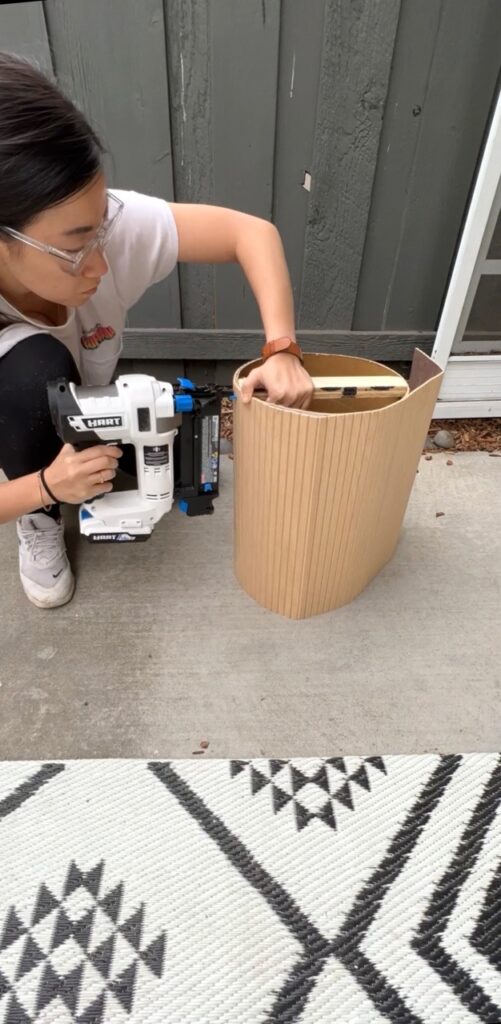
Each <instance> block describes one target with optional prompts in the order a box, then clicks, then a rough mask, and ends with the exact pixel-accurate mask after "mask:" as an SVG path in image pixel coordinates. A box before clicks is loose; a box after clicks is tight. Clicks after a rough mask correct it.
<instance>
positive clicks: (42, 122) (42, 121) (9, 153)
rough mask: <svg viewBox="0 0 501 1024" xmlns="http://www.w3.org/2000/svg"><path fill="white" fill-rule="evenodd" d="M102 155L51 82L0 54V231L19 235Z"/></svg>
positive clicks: (83, 180)
mask: <svg viewBox="0 0 501 1024" xmlns="http://www.w3.org/2000/svg"><path fill="white" fill-rule="evenodd" d="M103 152H104V148H103V146H102V144H101V142H100V140H99V139H98V137H97V135H96V133H95V132H94V130H93V129H92V128H91V126H90V125H89V123H88V121H87V120H86V118H85V117H84V115H83V114H82V113H81V111H79V110H78V109H77V107H75V105H74V104H73V103H72V102H71V100H70V99H68V98H67V97H66V96H64V95H63V93H62V92H61V91H60V90H59V89H58V87H57V86H56V85H55V84H54V83H53V82H51V81H50V80H49V79H48V78H47V77H46V76H45V75H44V74H43V73H42V72H41V71H40V70H38V68H36V67H34V66H33V65H32V64H31V63H30V62H29V61H28V60H26V59H24V58H22V57H17V56H14V55H13V54H11V53H2V52H0V231H1V228H2V226H4V227H8V228H13V229H14V230H16V231H22V230H23V228H24V226H25V224H27V223H28V222H29V221H30V220H32V219H33V218H34V217H36V216H37V214H39V213H41V212H42V210H46V209H48V208H49V207H50V206H55V205H56V204H57V203H59V202H62V201H63V200H64V199H67V198H68V197H69V196H71V195H74V194H75V193H76V192H79V191H80V189H82V188H84V187H85V185H87V184H88V182H90V181H91V180H92V178H94V177H95V176H96V174H97V173H98V172H99V171H100V170H101V155H102V153H103ZM5 237H6V236H4V238H5Z"/></svg>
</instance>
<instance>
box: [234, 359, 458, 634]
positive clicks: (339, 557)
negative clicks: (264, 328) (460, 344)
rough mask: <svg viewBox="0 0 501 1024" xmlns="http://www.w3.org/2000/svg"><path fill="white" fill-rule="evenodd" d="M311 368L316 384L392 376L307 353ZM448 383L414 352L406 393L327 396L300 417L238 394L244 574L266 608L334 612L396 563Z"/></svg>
mask: <svg viewBox="0 0 501 1024" xmlns="http://www.w3.org/2000/svg"><path fill="white" fill-rule="evenodd" d="M258 365H259V361H256V362H252V363H247V364H246V365H245V366H243V367H241V368H240V369H239V370H238V371H237V373H236V374H235V377H234V387H235V393H236V394H237V396H238V383H239V380H240V379H241V378H242V377H245V376H246V375H247V374H248V373H249V372H250V370H251V369H253V368H254V367H255V366H258ZM305 366H306V369H307V370H308V372H309V373H310V374H311V376H312V377H322V376H337V375H346V376H353V375H362V376H364V377H367V375H373V376H374V377H375V378H377V376H388V375H389V374H390V375H391V374H392V373H394V371H392V370H390V369H389V368H388V367H386V366H383V365H382V364H380V363H374V362H371V361H370V360H368V359H356V358H354V357H353V358H352V357H348V356H338V355H335V356H326V355H306V356H305ZM395 376H396V377H397V380H398V379H399V378H398V375H397V374H395ZM441 379H442V371H441V369H440V367H439V366H438V365H437V364H436V363H434V362H432V360H431V359H429V358H428V357H427V356H426V355H425V354H424V353H423V352H420V351H419V350H416V353H415V356H414V362H413V367H412V372H411V378H410V381H409V391H408V392H407V394H406V395H404V397H401V398H392V397H391V392H379V393H378V392H375V394H374V396H370V397H367V395H366V393H364V394H363V396H362V395H361V396H360V397H358V398H357V397H332V398H330V399H329V398H327V397H326V396H325V395H324V396H323V397H321V398H319V399H318V400H317V398H315V399H314V401H313V403H312V407H311V409H309V410H308V411H306V412H303V411H301V410H297V409H287V408H285V407H283V406H279V405H272V404H270V403H268V402H266V401H265V400H263V399H260V398H253V399H252V401H251V402H250V404H249V405H247V406H244V405H243V403H242V402H241V401H240V400H239V399H238V397H237V401H236V402H235V424H234V451H235V514H234V527H235V573H236V576H237V579H238V580H239V582H240V584H241V586H242V587H243V588H244V590H245V591H246V592H247V593H248V594H249V595H250V596H251V597H253V598H254V599H255V600H256V601H258V602H259V604H261V605H263V606H264V607H265V608H268V609H270V610H271V611H274V612H278V613H280V614H282V615H285V616H287V617H289V618H293V619H300V618H307V617H309V616H311V615H318V614H319V613H321V612H326V611H331V610H333V609H334V608H338V607H340V606H341V605H343V604H347V603H348V602H349V601H352V600H353V598H355V597H356V596H357V595H358V594H359V593H360V592H361V591H362V590H363V589H364V587H365V586H366V585H367V584H368V583H369V582H370V580H372V579H373V577H374V576H375V575H376V574H377V573H378V572H379V570H380V569H381V568H382V567H383V566H384V565H385V563H386V562H388V561H389V559H390V558H391V557H392V555H393V553H394V551H395V548H396V545H397V541H398V536H399V532H400V527H401V524H402V520H403V518H404V514H405V510H406V508H407V503H408V501H409V497H410V493H411V490H412V485H413V483H414V479H415V475H416V468H417V465H418V462H419V458H420V455H421V451H422V445H423V441H424V438H425V436H426V432H427V429H428V426H429V423H430V419H431V417H432V414H433V409H434V406H435V402H436V400H437V397H438V392H439V390H440V383H441Z"/></svg>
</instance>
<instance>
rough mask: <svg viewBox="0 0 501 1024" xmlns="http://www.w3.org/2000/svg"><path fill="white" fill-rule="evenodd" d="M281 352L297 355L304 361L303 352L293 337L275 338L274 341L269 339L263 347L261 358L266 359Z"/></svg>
mask: <svg viewBox="0 0 501 1024" xmlns="http://www.w3.org/2000/svg"><path fill="white" fill-rule="evenodd" d="M279 352H286V353H290V355H293V356H297V358H298V359H300V360H301V362H302V361H303V353H302V351H301V349H300V347H299V345H298V344H297V342H296V341H293V340H292V338H288V337H285V336H284V337H283V338H273V340H272V341H267V342H266V343H265V344H264V345H263V347H262V349H261V358H262V359H264V360H266V359H269V358H270V356H275V355H277V353H279Z"/></svg>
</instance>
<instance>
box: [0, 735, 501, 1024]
mask: <svg viewBox="0 0 501 1024" xmlns="http://www.w3.org/2000/svg"><path fill="white" fill-rule="evenodd" d="M333 1021H336V1024H387V1022H392V1024H445V1022H446V1024H473V1022H479V1021H481V1022H485V1024H500V1022H501V757H500V755H499V754H465V755H460V754H453V755H434V754H433V755H432V754H430V755H423V756H388V757H379V756H373V757H361V756H356V757H344V758H341V757H331V758H308V759H305V758H297V759H293V760H279V759H275V760H266V759H263V758H259V759H255V760H233V761H222V760H212V761H210V760H209V761H205V762H204V763H200V762H198V761H195V760H189V761H155V762H146V761H126V760H115V761H114V760H109V761H66V762H61V761H56V762H43V763H41V762H0V1024H35V1022H36V1024H146V1022H148V1024H160V1022H161V1024H216V1022H217V1024H295V1022H298V1024H332V1022H333Z"/></svg>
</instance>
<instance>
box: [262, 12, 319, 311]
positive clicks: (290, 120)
mask: <svg viewBox="0 0 501 1024" xmlns="http://www.w3.org/2000/svg"><path fill="white" fill-rule="evenodd" d="M324 14H325V0H309V3H307V4H306V3H298V4H294V3H293V4H290V3H289V4H287V3H284V4H282V15H281V22H280V61H279V79H278V106H277V127H276V145H275V175H274V182H273V221H274V223H275V224H276V225H277V227H278V229H279V231H280V234H281V236H282V240H283V243H284V248H285V254H286V257H287V263H288V266H289V271H290V275H291V281H292V288H293V291H294V302H295V306H296V309H297V308H298V306H299V303H300V289H301V278H302V273H303V255H304V242H305V231H306V223H307V217H308V205H309V198H310V193H309V191H308V189H307V187H306V188H305V185H306V186H307V180H305V175H306V174H307V173H311V161H312V157H313V143H314V138H315V122H316V113H317V102H318V87H319V82H320V60H319V55H320V54H321V53H322V37H323V30H324Z"/></svg>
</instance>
